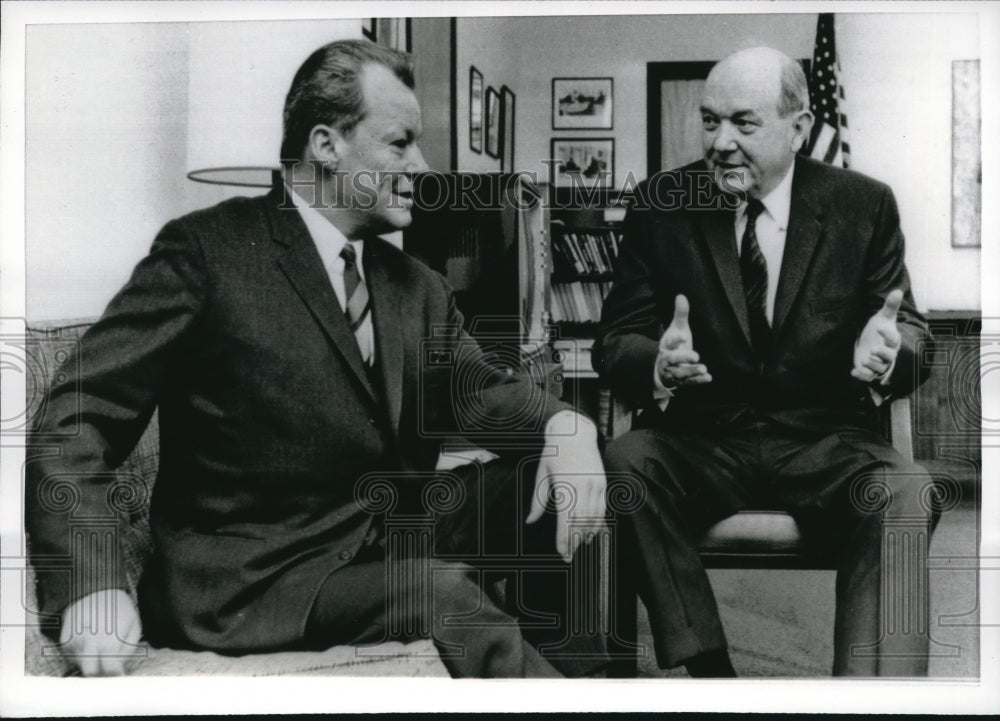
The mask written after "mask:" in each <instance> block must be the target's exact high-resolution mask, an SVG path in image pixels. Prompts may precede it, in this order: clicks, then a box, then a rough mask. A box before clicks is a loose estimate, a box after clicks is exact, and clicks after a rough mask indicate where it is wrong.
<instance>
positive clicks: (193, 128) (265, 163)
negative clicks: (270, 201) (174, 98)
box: [187, 19, 362, 187]
mask: <svg viewBox="0 0 1000 721" xmlns="http://www.w3.org/2000/svg"><path fill="white" fill-rule="evenodd" d="M361 36H362V34H361V20H360V19H355V20H283V21H266V22H264V21H251V22H239V23H213V22H205V23H194V24H192V26H191V33H190V66H189V71H190V72H189V80H188V138H187V169H188V177H189V178H191V179H192V180H199V181H202V182H211V183H220V184H224V185H250V186H256V187H269V186H270V184H271V172H272V170H277V169H278V160H279V155H280V150H281V112H282V108H283V107H284V104H285V95H286V94H287V93H288V88H289V87H290V86H291V84H292V78H293V77H294V76H295V71H296V70H298V68H299V66H300V65H301V64H302V62H303V61H304V60H305V59H306V58H307V57H309V55H310V54H311V53H312V52H313V51H314V50H315V49H317V48H319V47H321V46H322V45H325V44H326V43H329V42H333V41H334V40H342V39H345V38H359V37H361Z"/></svg>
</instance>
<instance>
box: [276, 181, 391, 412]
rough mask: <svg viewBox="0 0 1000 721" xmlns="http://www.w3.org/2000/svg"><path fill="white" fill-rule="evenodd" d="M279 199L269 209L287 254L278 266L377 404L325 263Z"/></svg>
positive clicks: (292, 210) (294, 215)
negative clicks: (281, 206) (279, 204)
mask: <svg viewBox="0 0 1000 721" xmlns="http://www.w3.org/2000/svg"><path fill="white" fill-rule="evenodd" d="M272 195H275V196H276V198H275V199H274V202H272V203H270V204H269V205H268V212H269V215H270V217H271V228H272V233H273V234H272V239H273V240H274V241H275V242H276V243H278V244H279V245H281V246H284V252H283V253H281V254H280V255H279V257H278V266H279V267H280V268H281V270H282V272H283V273H284V274H285V276H286V277H287V278H288V280H289V282H290V283H291V284H292V286H293V287H294V288H295V290H296V292H297V293H298V294H299V297H301V298H302V301H303V302H304V303H305V304H306V306H307V307H308V308H309V311H310V312H311V313H312V315H313V317H314V318H315V319H316V322H317V323H319V325H320V327H321V328H322V329H323V331H324V332H325V333H326V335H327V336H328V337H329V338H330V340H331V341H333V346H334V348H335V349H336V350H337V352H338V353H339V354H340V355H341V356H342V357H343V359H344V361H345V362H346V363H347V365H348V367H349V368H350V369H351V372H352V373H353V375H354V377H355V379H356V380H357V382H358V384H359V386H360V387H361V388H362V389H363V390H364V391H365V392H366V393H367V394H368V395H369V396H370V397H371V398H372V400H375V399H376V398H377V396H376V394H375V392H374V391H373V390H372V387H371V384H370V382H369V380H368V374H367V373H365V369H364V361H363V360H362V359H361V351H359V350H358V342H357V340H355V338H354V334H353V333H352V332H351V329H350V328H349V327H348V325H347V319H346V318H345V317H344V312H343V310H342V309H341V307H340V303H339V302H338V301H337V296H336V294H335V293H334V292H333V286H332V285H331V284H330V278H329V277H328V276H327V274H326V270H325V268H324V267H323V261H322V259H321V258H320V256H319V252H318V251H317V250H316V246H315V244H314V243H313V242H312V239H311V238H310V236H309V231H308V230H306V226H305V223H304V222H303V221H302V217H301V216H300V215H299V213H298V211H297V210H296V209H295V208H294V207H292V208H288V209H285V208H279V207H278V203H277V198H280V191H274V192H273V193H272Z"/></svg>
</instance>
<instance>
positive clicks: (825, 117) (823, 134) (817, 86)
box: [807, 13, 851, 168]
mask: <svg viewBox="0 0 1000 721" xmlns="http://www.w3.org/2000/svg"><path fill="white" fill-rule="evenodd" d="M810 76H811V77H810V85H811V93H810V95H811V99H810V103H809V109H810V110H811V111H812V114H813V116H814V117H815V118H816V122H815V123H814V125H813V130H812V137H811V138H810V140H809V146H808V149H807V153H808V155H809V157H811V158H816V159H817V160H822V161H825V162H827V163H830V164H831V165H839V166H840V167H843V168H846V167H848V164H849V163H848V161H849V160H850V155H851V150H850V146H849V145H848V144H847V114H846V112H845V107H844V86H843V85H841V84H840V62H839V61H838V60H837V49H836V45H835V43H834V38H833V13H820V16H819V22H818V23H817V24H816V50H815V52H814V53H813V61H812V71H811V73H810Z"/></svg>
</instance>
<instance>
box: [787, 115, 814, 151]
mask: <svg viewBox="0 0 1000 721" xmlns="http://www.w3.org/2000/svg"><path fill="white" fill-rule="evenodd" d="M812 127H813V114H812V113H811V112H810V111H808V110H800V111H799V112H798V113H797V114H796V115H795V120H793V121H792V152H793V153H797V152H799V150H801V149H802V146H804V145H805V144H806V142H807V141H808V140H809V134H810V133H811V132H812Z"/></svg>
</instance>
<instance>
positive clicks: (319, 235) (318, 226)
mask: <svg viewBox="0 0 1000 721" xmlns="http://www.w3.org/2000/svg"><path fill="white" fill-rule="evenodd" d="M288 192H289V193H290V195H291V197H292V202H293V203H295V207H296V208H297V209H298V211H299V214H300V215H301V216H302V221H303V222H304V223H305V224H306V229H307V230H308V231H309V236H310V237H311V238H312V240H313V243H314V244H315V245H316V250H318V251H319V257H320V258H321V259H322V260H323V267H324V268H325V269H326V274H327V275H328V276H329V278H330V283H331V284H332V285H333V292H334V294H335V295H336V296H337V301H338V302H339V303H340V307H341V309H342V310H343V309H346V308H347V297H346V296H347V291H346V290H345V289H344V259H343V258H341V257H340V251H342V250H343V249H344V244H345V243H350V244H351V245H352V246H354V250H355V252H356V254H357V264H358V274H359V275H360V276H361V280H363V281H365V280H366V279H365V266H364V264H363V263H362V260H361V259H362V257H363V255H364V241H362V240H350V241H349V240H348V239H347V238H346V237H345V236H344V234H343V233H341V232H340V231H339V230H337V227H336V226H335V225H334V224H333V223H331V222H330V221H329V220H327V219H326V218H324V217H323V216H322V215H321V214H320V212H319V211H318V210H316V209H315V208H310V207H309V203H307V202H306V201H305V200H303V199H302V197H301V196H300V195H299V194H298V193H296V192H295V191H294V190H292V189H288ZM366 282H367V281H366ZM345 312H346V311H345ZM354 337H355V338H357V340H358V348H359V349H360V350H361V357H362V358H367V359H369V362H370V363H372V362H374V361H375V328H374V326H373V325H372V314H371V313H368V314H367V315H366V316H365V319H364V320H363V321H362V322H361V325H360V326H359V327H358V329H357V330H356V331H355V332H354Z"/></svg>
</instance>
